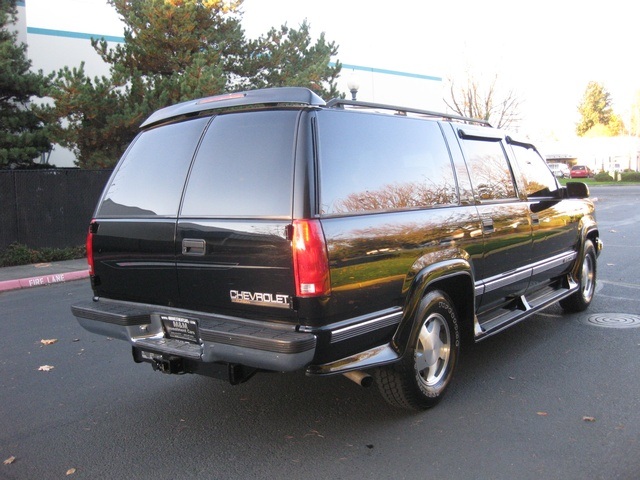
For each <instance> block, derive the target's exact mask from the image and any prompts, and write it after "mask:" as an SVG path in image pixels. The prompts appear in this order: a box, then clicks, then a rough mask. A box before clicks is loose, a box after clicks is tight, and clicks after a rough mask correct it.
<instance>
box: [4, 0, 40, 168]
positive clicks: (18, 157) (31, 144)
mask: <svg viewBox="0 0 640 480" xmlns="http://www.w3.org/2000/svg"><path fill="white" fill-rule="evenodd" d="M16 14H17V11H16V2H15V0H12V1H3V2H1V3H0V168H3V167H7V166H14V167H15V166H20V165H25V164H28V163H31V161H32V160H33V159H34V158H36V157H37V156H38V155H40V154H41V153H44V152H46V151H48V150H49V149H50V148H51V144H50V143H49V141H48V139H47V134H46V132H45V129H44V127H43V124H42V122H41V121H40V119H39V118H38V116H37V115H36V114H35V113H34V111H33V109H32V106H31V105H30V104H29V100H30V98H31V97H32V96H38V95H40V93H41V90H42V88H43V86H44V78H43V76H42V75H41V74H36V73H32V72H30V71H29V68H30V67H31V62H30V61H29V59H28V58H27V54H26V46H25V45H24V44H18V43H17V35H16V33H14V32H11V31H10V30H9V28H10V26H11V25H12V24H14V23H15V21H16Z"/></svg>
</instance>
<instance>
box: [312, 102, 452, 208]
mask: <svg viewBox="0 0 640 480" xmlns="http://www.w3.org/2000/svg"><path fill="white" fill-rule="evenodd" d="M318 137H319V139H320V140H319V177H320V213H322V214H324V215H332V214H348V213H358V212H376V211H389V210H402V209H415V208H428V207H433V206H438V205H451V204H457V203H458V193H457V188H456V182H455V176H454V173H453V167H452V164H451V158H450V155H449V151H448V149H447V146H446V143H445V141H444V137H443V135H442V131H441V130H440V126H439V125H438V123H437V122H433V121H425V120H420V119H415V118H405V117H395V116H389V115H377V114H370V113H360V112H344V111H321V112H318Z"/></svg>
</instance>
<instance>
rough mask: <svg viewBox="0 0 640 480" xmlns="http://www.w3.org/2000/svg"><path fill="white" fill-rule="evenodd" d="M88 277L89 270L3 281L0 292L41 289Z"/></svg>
mask: <svg viewBox="0 0 640 480" xmlns="http://www.w3.org/2000/svg"><path fill="white" fill-rule="evenodd" d="M88 276H89V270H78V271H75V272H64V273H52V274H51V275H43V276H41V277H30V278H21V279H18V280H5V281H4V282H0V292H6V291H8V290H18V289H20V288H33V287H43V286H45V285H53V284H54V283H62V282H69V281H72V280H80V279H82V278H87V277H88Z"/></svg>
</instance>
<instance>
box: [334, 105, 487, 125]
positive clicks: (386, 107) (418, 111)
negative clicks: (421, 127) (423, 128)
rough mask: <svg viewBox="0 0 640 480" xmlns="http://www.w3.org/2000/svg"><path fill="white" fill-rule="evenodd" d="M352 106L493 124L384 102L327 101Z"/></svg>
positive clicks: (397, 113)
mask: <svg viewBox="0 0 640 480" xmlns="http://www.w3.org/2000/svg"><path fill="white" fill-rule="evenodd" d="M345 106H350V107H354V108H362V109H375V110H389V111H394V112H395V114H396V115H407V114H408V113H411V114H414V115H418V116H422V117H430V118H440V119H443V120H458V121H461V122H465V123H471V124H476V125H484V126H486V127H490V126H491V124H490V123H489V122H488V121H486V120H480V119H478V118H471V117H463V116H461V115H451V114H449V113H441V112H432V111H431V110H421V109H418V108H407V107H398V106H394V105H385V104H382V103H372V102H361V101H359V100H347V99H344V98H334V99H333V100H329V101H328V102H327V107H328V108H344V107H345Z"/></svg>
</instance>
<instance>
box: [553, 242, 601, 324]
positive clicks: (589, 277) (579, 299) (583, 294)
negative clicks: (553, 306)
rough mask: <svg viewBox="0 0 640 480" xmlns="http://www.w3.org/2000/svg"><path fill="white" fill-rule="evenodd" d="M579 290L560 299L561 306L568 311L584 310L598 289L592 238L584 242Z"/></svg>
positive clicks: (579, 273)
mask: <svg viewBox="0 0 640 480" xmlns="http://www.w3.org/2000/svg"><path fill="white" fill-rule="evenodd" d="M578 275H579V276H578V283H579V285H580V287H579V288H578V291H577V292H575V293H574V294H572V295H571V296H569V297H567V298H565V299H564V300H560V306H561V307H562V308H563V309H564V310H565V311H566V312H582V311H584V310H586V309H587V308H588V307H589V305H591V301H592V300H593V294H594V293H595V291H596V249H595V247H594V246H593V242H592V241H591V240H587V241H586V242H585V244H584V254H583V256H582V266H581V268H580V271H579V272H578Z"/></svg>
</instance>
